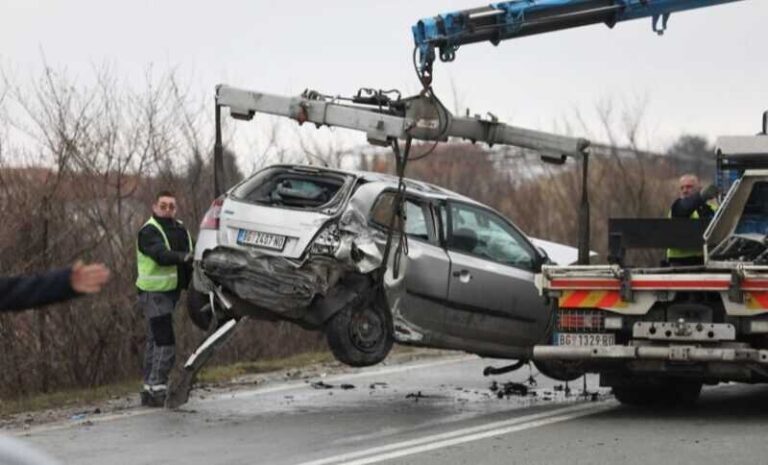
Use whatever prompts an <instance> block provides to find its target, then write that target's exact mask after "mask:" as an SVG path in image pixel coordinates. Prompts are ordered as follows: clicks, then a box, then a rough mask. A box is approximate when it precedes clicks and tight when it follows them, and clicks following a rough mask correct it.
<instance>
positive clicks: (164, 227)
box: [136, 191, 193, 407]
mask: <svg viewBox="0 0 768 465" xmlns="http://www.w3.org/2000/svg"><path fill="white" fill-rule="evenodd" d="M177 205H178V204H177V203H176V197H175V196H174V194H173V193H171V192H169V191H162V192H160V193H158V194H157V196H156V197H155V202H154V203H153V204H152V217H151V218H150V219H149V220H147V222H146V223H144V226H142V228H141V230H139V238H138V242H137V244H136V262H137V265H138V269H139V274H138V278H137V279H136V287H137V288H138V291H139V308H140V309H141V310H142V312H143V313H144V316H145V317H146V320H147V343H146V349H145V350H146V351H145V353H144V387H143V389H142V391H141V404H142V405H146V406H150V407H162V406H163V405H164V404H165V397H166V393H167V389H168V375H169V373H170V372H171V369H172V368H173V364H174V361H175V358H176V340H175V337H174V334H173V310H174V309H175V308H176V303H177V302H178V301H179V297H180V295H181V291H182V290H184V289H186V288H187V285H188V284H189V281H190V277H191V275H192V267H191V264H192V256H193V255H192V250H193V247H192V237H191V236H190V235H189V232H188V231H187V229H186V228H185V227H184V225H183V224H182V223H181V221H179V220H177V219H176V214H177Z"/></svg>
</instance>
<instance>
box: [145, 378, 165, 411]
mask: <svg viewBox="0 0 768 465" xmlns="http://www.w3.org/2000/svg"><path fill="white" fill-rule="evenodd" d="M166 393H167V390H166V386H165V385H164V384H162V385H158V386H150V385H148V384H145V385H144V388H143V389H142V390H141V394H140V396H141V406H142V407H163V406H164V405H165V396H166Z"/></svg>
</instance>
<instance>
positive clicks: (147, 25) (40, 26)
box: [0, 0, 768, 148]
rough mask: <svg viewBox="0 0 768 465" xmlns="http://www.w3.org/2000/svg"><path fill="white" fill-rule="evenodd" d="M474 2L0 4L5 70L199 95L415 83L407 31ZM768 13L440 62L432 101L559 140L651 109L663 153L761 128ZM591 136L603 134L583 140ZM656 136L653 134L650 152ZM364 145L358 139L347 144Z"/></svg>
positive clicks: (574, 36)
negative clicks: (698, 138) (159, 75)
mask: <svg viewBox="0 0 768 465" xmlns="http://www.w3.org/2000/svg"><path fill="white" fill-rule="evenodd" d="M482 5H483V3H482V2H479V1H472V0H417V1H415V0H386V1H371V0H325V1H320V0H311V1H309V0H295V1H287V0H283V1H271V0H270V1H266V0H238V1H226V0H219V1H217V2H211V1H197V0H184V1H182V0H162V1H157V0H153V1H148V0H132V1H130V2H126V1H121V2H115V1H109V0H67V1H62V0H59V1H54V0H0V18H1V19H0V22H1V23H0V24H1V26H0V63H2V64H3V66H4V67H6V68H8V67H10V68H12V69H13V70H14V73H15V74H16V75H19V74H21V75H24V73H27V72H29V73H34V72H35V70H36V69H39V67H40V63H41V51H42V53H44V55H45V57H46V59H47V61H48V62H49V63H50V64H51V65H53V66H54V67H65V68H66V69H67V70H68V71H69V73H70V76H75V77H78V76H83V77H84V78H85V77H87V76H90V75H92V70H93V68H94V66H98V65H101V64H103V63H108V64H110V65H112V66H114V67H115V68H117V69H118V70H119V71H120V73H122V74H123V75H124V76H127V77H128V79H136V80H137V81H140V78H141V76H142V74H143V72H144V70H145V69H146V68H147V66H148V65H149V64H153V65H154V66H155V68H157V69H167V68H171V67H173V68H176V69H177V71H178V73H179V74H180V75H181V76H182V77H183V78H184V79H185V80H187V81H188V82H190V83H191V84H192V86H193V89H195V90H196V91H199V92H200V93H201V94H202V93H210V94H211V95H212V94H213V90H214V85H215V84H217V83H227V84H231V85H236V86H241V87H247V88H251V89H254V90H260V91H265V92H271V93H281V94H291V95H292V94H297V93H299V92H301V91H302V90H303V89H305V88H313V89H317V90H320V91H322V92H324V93H329V94H345V95H348V94H352V93H353V92H354V91H356V90H357V89H358V88H359V87H377V88H399V89H401V90H403V91H404V92H405V93H413V92H415V91H416V90H417V89H418V83H417V80H416V77H415V74H414V72H413V68H412V64H411V53H412V47H413V41H412V37H411V31H410V28H411V26H412V25H413V24H414V23H415V22H416V21H417V20H418V19H420V18H424V17H430V16H434V15H435V14H438V13H441V12H448V11H454V10H461V9H467V8H472V7H477V6H482ZM766 44H768V1H765V0H744V1H741V2H737V3H733V4H727V5H721V6H716V7H711V8H705V9H702V10H698V11H692V12H685V13H679V14H675V15H673V16H672V18H671V20H670V22H669V30H668V31H667V33H666V34H665V35H664V36H663V37H658V36H656V35H655V34H654V33H652V31H651V24H650V19H643V20H638V21H632V22H628V23H622V24H618V25H617V26H616V27H615V28H614V29H613V30H610V29H608V28H607V27H605V26H603V25H597V26H590V27H586V28H581V29H579V30H572V31H564V32H557V33H552V34H547V35H542V36H534V37H529V38H524V39H517V40H510V41H506V42H503V43H502V44H501V45H500V46H498V47H493V46H492V45H490V44H487V43H483V44H474V45H470V46H466V47H463V48H462V49H460V50H459V51H458V54H457V59H456V61H455V62H453V63H450V64H444V63H438V64H437V65H436V70H435V74H436V79H435V89H436V91H437V93H438V95H440V96H442V98H443V100H444V101H445V102H446V104H448V106H449V107H451V108H454V99H453V93H454V90H455V93H456V95H458V97H459V98H458V102H459V105H460V106H461V107H462V108H464V107H466V106H469V107H470V108H471V109H472V111H473V113H480V112H482V113H484V112H486V111H490V112H493V113H494V114H496V115H498V116H499V117H501V118H502V119H504V120H505V121H506V122H510V123H512V124H516V125H520V126H527V127H533V128H538V129H547V130H551V129H555V128H557V127H558V126H557V124H558V123H557V122H558V121H562V120H564V119H566V120H567V119H570V120H573V114H574V111H575V109H577V108H578V109H580V111H582V112H583V113H585V114H586V115H587V116H586V118H587V123H588V124H589V125H590V126H591V127H597V123H596V122H595V117H594V112H593V111H592V110H591V109H592V108H594V107H595V105H596V104H598V103H599V102H605V101H609V100H611V101H614V102H616V104H617V105H618V106H622V105H625V106H630V107H631V106H633V105H635V104H637V102H646V126H645V132H644V134H645V135H646V136H647V137H648V139H649V140H648V141H647V142H648V144H650V145H651V146H653V147H652V148H660V147H663V146H665V145H666V144H668V143H669V142H671V141H672V139H673V138H674V137H675V136H676V135H678V134H680V133H694V134H702V135H705V136H708V137H710V138H714V137H715V136H716V135H718V134H748V133H754V132H757V131H758V129H759V119H760V115H761V113H762V112H763V111H764V110H766V109H768V84H767V81H768V79H766V78H767V77H768V59H766V55H765V54H766ZM590 135H591V136H593V137H597V138H599V137H600V134H599V133H597V132H596V133H594V134H590ZM651 138H653V139H652V140H651ZM350 140H351V141H352V142H353V143H361V144H362V143H363V142H364V136H363V135H355V136H353V137H351V138H350Z"/></svg>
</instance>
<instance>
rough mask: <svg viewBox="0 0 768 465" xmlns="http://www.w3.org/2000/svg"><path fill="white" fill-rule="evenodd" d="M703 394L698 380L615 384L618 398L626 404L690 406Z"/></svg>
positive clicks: (614, 390) (614, 392) (615, 393)
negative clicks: (650, 383) (637, 384)
mask: <svg viewBox="0 0 768 465" xmlns="http://www.w3.org/2000/svg"><path fill="white" fill-rule="evenodd" d="M700 394H701V383H700V382H697V381H665V382H663V383H661V384H658V385H644V386H627V385H624V386H614V387H613V395H614V397H616V400H618V401H619V402H621V403H622V404H626V405H634V406H639V407H644V406H652V405H656V406H664V407H690V406H692V405H693V404H695V403H696V401H697V400H698V399H699V395H700Z"/></svg>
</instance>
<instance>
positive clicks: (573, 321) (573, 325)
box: [557, 310, 606, 332]
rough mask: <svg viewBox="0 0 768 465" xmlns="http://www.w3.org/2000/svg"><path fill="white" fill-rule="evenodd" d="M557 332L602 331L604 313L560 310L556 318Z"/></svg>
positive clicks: (603, 327)
mask: <svg viewBox="0 0 768 465" xmlns="http://www.w3.org/2000/svg"><path fill="white" fill-rule="evenodd" d="M557 329H558V331H591V332H595V331H603V330H604V329H606V328H605V312H603V311H598V310H561V311H560V312H558V316H557Z"/></svg>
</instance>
